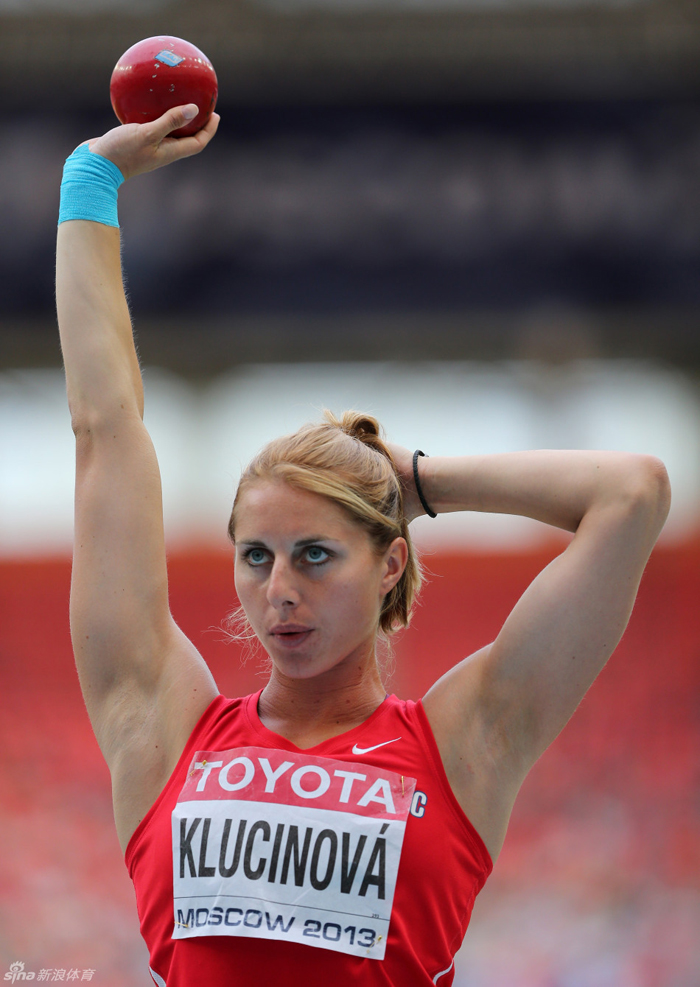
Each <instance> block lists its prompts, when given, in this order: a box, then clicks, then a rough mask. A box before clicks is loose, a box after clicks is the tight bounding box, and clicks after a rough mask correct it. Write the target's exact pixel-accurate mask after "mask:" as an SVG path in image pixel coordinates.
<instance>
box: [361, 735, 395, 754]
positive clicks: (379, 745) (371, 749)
mask: <svg viewBox="0 0 700 987" xmlns="http://www.w3.org/2000/svg"><path fill="white" fill-rule="evenodd" d="M397 740H401V737H394V739H393V740H383V741H382V742H381V744H375V745H374V747H358V746H357V744H355V746H354V747H353V749H352V752H353V754H369V752H370V751H376V749H377V748H378V747H386V745H387V744H395V743H396V741H397Z"/></svg>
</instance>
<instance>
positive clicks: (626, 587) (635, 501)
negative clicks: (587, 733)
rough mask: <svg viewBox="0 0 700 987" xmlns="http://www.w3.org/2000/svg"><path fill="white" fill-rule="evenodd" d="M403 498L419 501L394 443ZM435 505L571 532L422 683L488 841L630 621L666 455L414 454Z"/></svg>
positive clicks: (496, 835)
mask: <svg viewBox="0 0 700 987" xmlns="http://www.w3.org/2000/svg"><path fill="white" fill-rule="evenodd" d="M402 463H403V472H404V474H405V481H406V487H407V490H408V499H409V510H410V511H412V513H413V514H418V513H420V506H419V505H418V503H417V501H416V499H415V495H414V491H413V490H411V486H412V479H411V477H410V474H409V472H408V465H407V461H406V456H405V453H404V454H403V460H402ZM419 466H420V482H421V486H422V488H423V491H424V495H425V497H426V500H427V502H428V504H429V505H430V506H431V507H432V508H433V510H435V511H437V512H438V513H441V512H448V511H459V510H471V511H486V512H492V513H503V514H517V515H523V516H526V517H531V518H534V519H536V520H539V521H543V522H546V523H547V524H551V525H554V526H556V527H558V528H562V529H564V530H565V531H570V532H573V533H574V536H573V538H572V540H571V542H570V544H569V545H568V547H567V548H566V550H565V551H564V552H562V554H561V555H559V556H558V557H557V558H556V559H554V561H553V562H551V563H550V565H548V566H547V567H546V568H545V569H544V570H543V571H542V572H541V573H540V574H539V576H537V578H536V579H535V580H534V581H533V583H532V584H531V585H530V586H529V587H528V589H527V590H526V591H525V593H524V594H523V596H522V597H521V599H520V600H519V602H518V603H517V604H516V606H515V608H514V610H513V611H512V613H511V614H510V616H509V617H508V619H507V620H506V622H505V624H504V626H503V628H502V629H501V632H500V633H499V635H498V637H497V638H496V640H495V641H494V642H493V643H492V644H491V645H489V646H488V647H486V648H484V649H482V650H481V651H480V652H478V653H477V654H476V655H473V656H472V657H471V658H469V659H467V660H465V661H464V662H462V663H460V664H459V665H457V666H456V667H455V668H453V669H452V670H451V671H450V672H448V673H447V674H446V675H445V676H443V678H442V679H440V680H439V681H438V682H437V683H436V684H435V686H433V688H432V689H431V690H430V691H429V693H428V694H427V696H426V697H425V700H424V703H425V708H426V712H427V714H428V717H429V719H430V722H431V724H432V726H433V730H434V732H435V735H436V739H437V740H438V745H439V747H440V750H441V753H442V756H443V759H444V762H445V766H446V769H447V771H448V776H449V777H450V781H451V783H452V785H453V788H454V790H455V793H456V794H457V796H458V798H459V799H460V801H461V802H462V805H463V806H464V808H465V811H466V812H467V814H468V815H469V816H470V818H471V819H472V822H473V823H474V825H475V826H476V827H477V830H478V831H479V832H480V833H481V835H482V836H483V838H484V840H485V842H486V844H487V846H488V847H489V849H490V850H491V852H492V854H494V855H495V853H497V852H498V850H500V847H501V844H502V842H503V838H504V836H505V830H506V826H507V821H508V818H509V815H510V811H511V809H512V804H513V800H514V798H515V795H516V793H517V791H518V789H519V787H520V785H521V784H522V781H523V779H524V778H525V775H526V774H527V772H528V771H529V769H530V768H531V767H532V765H533V764H534V762H535V761H536V760H537V758H538V757H539V756H540V754H542V752H543V751H544V750H545V749H546V747H547V746H548V745H549V744H550V743H551V742H552V741H553V740H554V738H555V737H556V736H557V734H558V733H559V732H560V730H561V729H562V728H563V727H564V725H565V724H566V722H567V721H568V719H569V718H570V717H571V715H572V714H573V712H574V710H575V709H576V707H577V706H578V704H579V702H580V701H581V699H582V698H583V696H584V694H585V692H586V691H587V689H588V688H589V687H590V685H591V683H592V682H593V680H594V679H595V677H596V676H597V674H598V673H599V672H600V670H601V669H602V667H603V666H604V664H605V662H606V661H607V660H608V658H609V657H610V655H611V654H612V652H613V650H614V649H615V647H616V646H617V644H618V642H619V640H620V638H621V636H622V633H623V631H624V629H625V627H626V626H627V622H628V620H629V617H630V614H631V612H632V606H633V604H634V600H635V596H636V594H637V589H638V587H639V582H640V580H641V577H642V573H643V571H644V567H645V565H646V563H647V560H648V558H649V555H650V553H651V550H652V548H653V546H654V543H655V541H656V539H657V537H658V535H659V532H660V531H661V528H662V526H663V524H664V521H665V519H666V515H667V513H668V508H669V502H670V492H669V485H668V479H667V476H666V471H665V469H664V467H663V464H662V463H660V462H659V461H658V460H657V459H654V458H653V457H651V456H638V455H631V454H625V453H614V452H570V451H539V452H519V453H512V454H504V455H494V456H474V457H456V458H440V457H435V458H430V459H427V458H426V459H421V460H420V463H419Z"/></svg>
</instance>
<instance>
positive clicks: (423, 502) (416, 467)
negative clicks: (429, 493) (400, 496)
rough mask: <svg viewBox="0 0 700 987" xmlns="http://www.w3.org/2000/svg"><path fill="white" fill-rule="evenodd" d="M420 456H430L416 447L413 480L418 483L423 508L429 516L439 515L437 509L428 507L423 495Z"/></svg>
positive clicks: (417, 488)
mask: <svg viewBox="0 0 700 987" xmlns="http://www.w3.org/2000/svg"><path fill="white" fill-rule="evenodd" d="M419 456H425V458H426V459H427V458H428V457H427V456H426V455H425V453H424V452H422V451H421V450H420V449H416V451H415V452H414V453H413V480H414V482H415V484H416V493H417V494H418V496H419V497H420V502H421V504H422V505H423V510H424V511H425V513H426V514H427V515H428V517H437V514H436V513H435V511H431V509H430V508H429V507H428V502H427V501H426V499H425V497H424V496H423V491H422V490H421V488H420V480H419V479H418V457H419Z"/></svg>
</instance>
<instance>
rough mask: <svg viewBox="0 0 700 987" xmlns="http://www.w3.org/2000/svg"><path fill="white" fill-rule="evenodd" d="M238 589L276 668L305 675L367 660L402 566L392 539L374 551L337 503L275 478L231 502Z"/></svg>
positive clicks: (398, 542)
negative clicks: (384, 548) (380, 552)
mask: <svg viewBox="0 0 700 987" xmlns="http://www.w3.org/2000/svg"><path fill="white" fill-rule="evenodd" d="M235 538H236V563H235V566H236V591H237V593H238V598H239V600H240V602H241V605H242V606H243V608H244V610H245V612H246V615H247V617H248V620H249V621H250V623H251V625H252V627H253V629H254V631H255V633H256V634H257V636H258V637H259V639H260V641H261V642H262V644H263V646H264V647H265V650H266V651H267V652H268V654H269V655H270V657H271V658H272V660H273V662H274V665H275V668H276V669H277V670H278V671H279V672H282V673H283V674H285V675H287V676H290V677H293V678H312V677H314V676H316V675H321V674H323V673H325V672H330V671H331V670H332V669H338V667H339V666H345V667H347V668H350V667H351V666H354V667H356V666H357V661H358V659H359V660H360V661H361V662H363V663H364V662H368V661H373V660H374V644H375V639H376V634H377V627H378V621H379V613H380V610H381V605H382V602H383V600H384V597H385V596H386V594H387V593H388V592H389V591H390V590H391V589H392V588H393V587H394V586H395V585H396V583H397V582H398V581H399V579H400V577H401V573H402V572H403V569H404V567H405V565H406V554H407V550H406V542H405V541H404V539H403V538H397V539H395V541H394V542H392V544H391V545H390V546H389V548H388V549H387V551H386V552H385V553H384V554H383V555H381V556H378V554H377V552H376V550H375V548H374V546H373V544H372V542H371V540H370V537H369V535H368V534H367V532H366V531H365V529H364V528H362V527H361V526H360V525H358V524H357V523H355V522H354V521H352V520H351V518H350V517H349V515H348V514H346V513H345V511H343V510H342V508H340V507H339V506H338V505H337V504H335V503H334V502H333V501H331V500H329V499H328V498H327V497H322V496H320V495H318V494H314V493H310V492H308V491H306V490H298V489H297V488H295V487H292V486H289V485H288V484H286V483H284V482H281V481H268V480H261V481H259V482H257V483H253V484H251V485H250V486H248V487H247V488H246V490H245V491H244V492H243V494H242V495H241V497H240V499H239V501H238V505H237V507H236V529H235Z"/></svg>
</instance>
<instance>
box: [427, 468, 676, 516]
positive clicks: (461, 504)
mask: <svg viewBox="0 0 700 987" xmlns="http://www.w3.org/2000/svg"><path fill="white" fill-rule="evenodd" d="M420 482H421V487H422V488H423V492H424V494H425V497H426V500H427V502H428V504H429V505H430V506H431V507H432V509H433V510H434V511H436V512H437V513H438V514H440V513H448V512H453V511H481V512H486V513H494V514H517V515H522V516H524V517H530V518H534V519H535V520H537V521H543V522H545V523H547V524H551V525H554V526H555V527H557V528H563V529H564V530H566V531H576V530H577V528H578V526H579V524H580V523H581V521H582V519H583V517H584V516H585V515H586V514H587V513H588V512H589V511H592V510H595V509H597V508H601V507H605V506H608V505H621V504H624V505H629V504H644V506H645V507H647V508H649V509H653V510H655V511H658V512H659V513H660V514H663V516H664V517H665V513H666V511H667V509H668V484H667V480H666V478H665V471H664V469H663V466H662V464H661V463H659V461H658V460H656V459H654V458H653V457H650V456H637V455H633V454H631V453H618V452H590V451H570V450H539V451H529V452H513V453H502V454H496V455H490V456H458V457H441V456H434V457H432V456H431V457H430V458H427V457H426V458H424V459H421V460H420Z"/></svg>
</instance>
